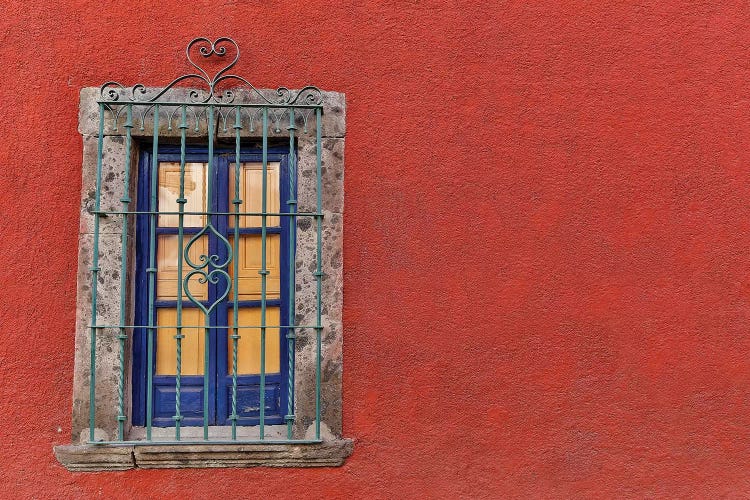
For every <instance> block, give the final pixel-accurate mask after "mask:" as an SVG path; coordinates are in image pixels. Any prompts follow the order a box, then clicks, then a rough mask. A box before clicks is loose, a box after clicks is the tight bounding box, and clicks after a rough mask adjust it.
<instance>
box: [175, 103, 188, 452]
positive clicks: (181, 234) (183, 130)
mask: <svg viewBox="0 0 750 500" xmlns="http://www.w3.org/2000/svg"><path fill="white" fill-rule="evenodd" d="M181 111H182V117H181V120H180V196H179V198H177V204H178V210H179V215H178V216H177V218H178V220H177V250H178V251H177V328H176V335H175V336H174V338H175V340H176V341H177V369H176V370H175V371H176V374H175V396H174V405H175V414H174V417H173V418H174V437H175V440H176V441H179V440H180V427H181V424H182V413H181V408H180V404H181V403H180V398H181V396H180V393H181V389H182V387H181V386H182V339H183V338H185V336H184V335H183V334H182V294H183V291H182V262H183V257H182V247H183V243H184V238H185V203H187V199H186V198H185V141H186V135H187V128H188V127H187V108H186V107H185V106H182V110H181Z"/></svg>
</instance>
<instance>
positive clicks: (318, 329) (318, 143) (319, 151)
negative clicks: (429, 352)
mask: <svg viewBox="0 0 750 500" xmlns="http://www.w3.org/2000/svg"><path fill="white" fill-rule="evenodd" d="M321 113H322V110H321V109H320V108H318V109H316V110H315V180H316V182H315V191H316V193H315V196H316V201H317V212H318V215H316V216H315V221H316V229H317V233H318V239H317V249H316V259H315V260H316V268H315V282H316V283H315V287H316V294H315V302H316V304H315V311H316V314H315V316H316V318H315V439H320V357H321V345H320V344H321V333H322V330H323V324H322V321H321V319H322V318H321V314H322V311H323V308H322V304H321V297H322V289H323V285H322V283H323V180H322V179H323V177H322V174H321V171H322V157H323V139H322V137H321V135H322V126H321V119H322V118H321Z"/></svg>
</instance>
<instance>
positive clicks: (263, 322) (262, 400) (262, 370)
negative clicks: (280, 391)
mask: <svg viewBox="0 0 750 500" xmlns="http://www.w3.org/2000/svg"><path fill="white" fill-rule="evenodd" d="M261 177H262V178H263V181H262V187H261V189H262V191H263V193H262V194H261V204H260V207H261V208H260V211H261V212H265V211H266V208H267V204H268V199H267V198H268V193H267V192H266V191H267V190H268V108H263V174H262V175H261ZM267 223H268V221H267V220H266V216H265V215H261V216H260V224H261V225H260V235H261V236H260V271H258V274H260V424H259V432H260V439H261V440H263V439H265V425H266V277H267V276H268V270H267V269H266V231H267V227H266V226H267Z"/></svg>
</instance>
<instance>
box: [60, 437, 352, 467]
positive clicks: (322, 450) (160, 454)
mask: <svg viewBox="0 0 750 500" xmlns="http://www.w3.org/2000/svg"><path fill="white" fill-rule="evenodd" d="M353 447H354V443H353V441H352V440H351V439H335V440H331V441H324V442H321V443H300V444H293V443H269V444H260V443H250V444H242V443H238V444H210V443H207V444H151V445H147V444H144V445H135V446H134V445H124V446H123V445H106V444H84V445H62V446H56V447H55V457H56V458H57V460H58V461H59V462H60V463H61V464H62V465H63V466H64V467H65V468H66V469H68V470H70V471H73V472H85V471H118V470H128V469H136V468H142V469H185V468H203V467H338V466H340V465H342V464H343V463H344V460H345V459H346V458H347V457H348V456H349V455H351V453H352V449H353Z"/></svg>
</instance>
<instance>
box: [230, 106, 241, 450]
mask: <svg viewBox="0 0 750 500" xmlns="http://www.w3.org/2000/svg"><path fill="white" fill-rule="evenodd" d="M240 130H242V117H241V115H240V108H239V107H237V108H235V116H234V199H233V200H232V204H233V205H234V214H235V215H234V252H233V253H234V255H233V257H234V258H235V259H236V260H235V262H234V265H233V266H232V267H233V273H232V275H233V276H232V277H233V280H232V281H233V283H232V292H233V293H232V326H233V327H234V328H233V329H232V416H231V417H230V418H231V420H232V440H233V441H234V440H236V439H237V341H238V340H239V339H240V335H239V330H238V328H237V326H238V324H239V307H238V302H239V255H240V216H239V215H238V214H239V213H240V205H241V204H242V199H241V198H240Z"/></svg>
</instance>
